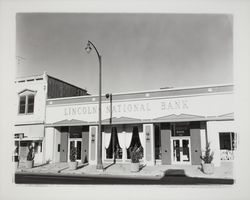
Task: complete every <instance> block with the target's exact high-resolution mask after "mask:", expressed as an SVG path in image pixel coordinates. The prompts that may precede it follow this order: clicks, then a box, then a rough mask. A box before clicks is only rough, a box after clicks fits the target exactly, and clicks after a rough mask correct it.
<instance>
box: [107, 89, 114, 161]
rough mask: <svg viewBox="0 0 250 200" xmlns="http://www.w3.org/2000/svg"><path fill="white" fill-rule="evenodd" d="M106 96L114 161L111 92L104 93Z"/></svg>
mask: <svg viewBox="0 0 250 200" xmlns="http://www.w3.org/2000/svg"><path fill="white" fill-rule="evenodd" d="M106 98H107V99H109V105H110V109H109V111H110V117H109V124H110V126H111V137H113V139H112V147H113V156H114V163H115V162H116V160H115V135H114V133H113V126H112V93H110V94H106Z"/></svg>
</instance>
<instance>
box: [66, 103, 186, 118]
mask: <svg viewBox="0 0 250 200" xmlns="http://www.w3.org/2000/svg"><path fill="white" fill-rule="evenodd" d="M155 106H158V107H159V108H158V109H157V110H161V111H164V110H185V109H188V101H187V100H186V99H183V100H172V101H166V102H163V101H161V102H157V105H153V104H152V103H149V102H144V103H134V102H132V103H116V104H115V105H112V113H113V114H116V113H148V112H151V111H152V109H153V107H155ZM104 109H105V110H104V112H105V113H110V105H105V107H104ZM154 109H155V108H154ZM97 110H98V105H77V106H69V107H65V108H64V115H65V116H75V115H93V114H97Z"/></svg>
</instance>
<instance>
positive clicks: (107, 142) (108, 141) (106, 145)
mask: <svg viewBox="0 0 250 200" xmlns="http://www.w3.org/2000/svg"><path fill="white" fill-rule="evenodd" d="M104 140H105V148H106V149H107V148H108V147H109V144H110V142H111V133H106V132H104Z"/></svg>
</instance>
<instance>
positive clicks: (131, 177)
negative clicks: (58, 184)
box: [15, 172, 164, 180]
mask: <svg viewBox="0 0 250 200" xmlns="http://www.w3.org/2000/svg"><path fill="white" fill-rule="evenodd" d="M15 174H20V175H41V176H43V175H47V176H69V177H70V176H72V177H93V178H123V179H149V180H160V179H161V178H162V177H163V176H164V174H162V175H154V176H153V175H141V174H140V175H138V174H137V175H117V174H86V173H81V174H79V173H68V172H67V173H65V172H62V173H58V172H57V173H56V172H15Z"/></svg>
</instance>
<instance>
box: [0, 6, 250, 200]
mask: <svg viewBox="0 0 250 200" xmlns="http://www.w3.org/2000/svg"><path fill="white" fill-rule="evenodd" d="M12 21H13V22H14V23H13V24H12V26H13V27H14V32H13V33H12V35H13V37H12V39H13V41H12V44H13V45H14V46H15V48H13V55H12V57H13V60H12V65H13V68H12V71H11V72H12V73H11V74H12V76H10V77H11V81H12V83H11V84H12V85H11V87H10V88H11V89H10V90H11V97H12V98H11V106H10V108H11V110H12V111H13V112H10V113H9V115H10V117H11V126H10V127H11V128H10V129H9V130H8V131H7V133H8V134H7V133H6V131H5V133H6V134H7V135H8V140H7V141H8V144H7V143H6V144H5V145H7V146H8V149H9V150H8V155H6V156H7V157H8V159H9V160H10V159H11V166H12V167H11V168H10V169H9V170H10V171H11V172H10V174H11V176H8V177H9V179H8V181H10V184H11V187H12V189H11V191H13V192H15V190H16V189H15V188H17V190H18V191H19V193H20V192H21V191H22V190H23V191H29V190H32V188H34V189H35V190H37V191H38V189H39V188H40V187H42V188H43V189H48V190H49V191H50V192H49V193H51V194H53V195H52V196H53V198H57V197H58V198H60V197H59V196H56V194H55V193H54V192H55V191H56V189H57V187H58V188H59V189H61V190H67V189H69V190H71V189H72V190H77V189H78V188H79V191H85V194H86V196H85V197H88V198H92V199H95V197H94V196H91V193H92V192H93V191H95V188H96V191H97V190H98V189H99V190H100V189H104V188H108V189H109V190H110V191H109V192H104V194H103V195H104V196H103V199H106V198H108V197H107V196H108V194H110V193H112V188H118V189H121V188H124V190H126V189H128V190H129V189H131V187H132V188H134V191H136V190H137V188H138V191H140V192H142V191H143V190H147V188H150V189H152V188H154V189H155V190H156V191H158V192H154V194H156V193H157V194H158V193H159V196H157V195H156V196H155V195H153V196H152V197H151V198H156V199H162V198H163V196H161V195H160V194H164V195H166V194H167V193H168V190H171V196H170V197H171V198H174V199H177V198H179V197H180V196H181V194H176V196H175V195H174V194H173V193H174V191H179V190H180V189H181V190H183V191H185V192H187V191H188V190H189V189H191V190H192V189H195V190H196V189H197V191H199V189H200V191H203V192H200V193H199V192H198V193H197V196H196V198H197V197H198V196H199V197H202V196H203V195H204V194H202V193H204V192H206V190H205V189H210V190H215V189H216V192H215V193H214V194H209V195H212V196H213V195H216V194H217V193H219V196H220V199H228V198H229V197H230V196H228V194H229V193H227V191H230V190H232V189H234V188H236V187H237V184H238V183H239V182H240V180H241V179H240V178H239V176H238V174H239V171H241V169H240V168H239V162H237V161H238V160H239V159H240V158H241V155H242V154H241V153H240V152H242V151H240V149H243V148H244V147H242V146H243V145H242V138H243V136H242V135H241V134H242V128H239V126H240V124H241V123H242V122H243V121H244V120H241V122H240V123H239V111H241V110H245V109H247V108H246V107H243V105H244V102H246V101H245V100H244V98H243V97H241V98H240V95H239V94H240V93H239V91H240V92H241V91H242V90H240V89H239V88H240V87H239V86H238V82H237V81H238V80H239V77H240V76H239V72H238V71H237V70H238V68H237V66H238V64H239V58H238V57H237V56H235V55H238V56H239V54H240V53H239V52H238V49H239V45H238V43H236V41H238V40H239V39H238V37H236V36H237V34H239V33H238V32H237V31H235V30H238V29H237V28H238V27H239V24H240V23H239V20H238V18H237V15H235V14H234V12H214V13H213V12H188V13H187V12H135V11H133V12H124V11H117V12H107V11H105V12H102V11H99V10H98V11H97V12H93V11H92V10H91V9H90V10H87V11H86V10H85V11H81V12H73V11H71V10H67V11H65V10H64V11H61V12H53V11H46V10H45V11H30V10H29V11H26V12H25V11H17V12H14V13H13V14H12ZM241 73H243V74H244V72H242V71H241ZM246 74H247V71H246ZM239 100H240V101H239ZM236 105H237V106H236ZM248 107H249V106H248ZM245 134H246V132H245ZM5 137H6V136H5ZM245 141H246V140H245ZM241 145H242V146H241ZM3 149H4V148H3ZM6 154H7V153H6ZM246 156H247V154H246ZM245 167H246V168H245V169H247V166H245ZM1 170H2V168H1ZM1 172H3V171H1ZM11 187H10V188H11ZM53 188H54V189H55V190H54V189H53ZM90 188H91V189H90ZM77 191H78V190H77ZM79 191H78V192H79ZM90 191H92V192H90ZM117 191H118V190H117ZM117 191H116V192H117ZM64 192H65V191H64ZM49 193H48V194H49ZM125 193H126V192H125ZM142 193H143V192H142ZM177 193H178V192H177ZM145 194H146V193H144V195H145ZM192 194H193V195H194V194H196V193H195V192H192ZM9 195H10V196H9V199H12V198H11V197H13V196H12V195H13V194H12V195H11V194H9ZM42 195H45V194H42ZM58 195H59V194H58ZM75 195H76V194H75ZM77 195H78V197H81V195H80V194H77ZM99 195H100V197H101V196H102V195H101V194H99ZM116 195H117V193H116ZM130 195H131V194H130ZM130 195H129V196H127V197H128V198H132V196H133V195H132V196H130ZM137 195H138V196H137ZM137 195H136V193H135V196H133V197H134V198H139V197H143V196H140V195H139V192H138V194H137ZM183 195H184V193H183ZM241 195H242V197H243V198H242V199H245V198H246V195H245V194H243V193H242V194H241ZM17 196H18V195H17ZM52 196H47V197H45V198H52ZM219 196H218V197H219ZM25 197H26V195H23V196H22V198H25ZM82 197H83V196H82ZM100 197H99V198H100ZM125 197H126V196H123V197H122V198H125ZM166 197H167V196H165V197H164V199H165V198H166ZM244 197H245V198H244ZM22 198H20V199H22ZM64 198H66V196H64ZM112 198H113V197H112ZM147 198H149V196H148V197H145V198H144V199H147ZM182 198H184V197H183V196H182ZM182 198H181V199H182ZM190 198H192V196H190ZM204 198H205V199H207V198H209V196H206V197H204ZM213 198H214V196H213Z"/></svg>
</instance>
